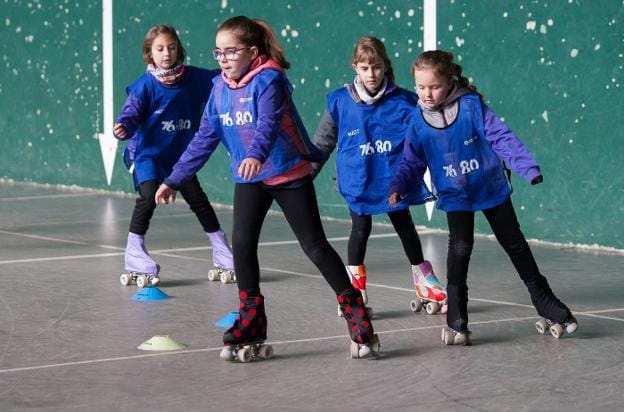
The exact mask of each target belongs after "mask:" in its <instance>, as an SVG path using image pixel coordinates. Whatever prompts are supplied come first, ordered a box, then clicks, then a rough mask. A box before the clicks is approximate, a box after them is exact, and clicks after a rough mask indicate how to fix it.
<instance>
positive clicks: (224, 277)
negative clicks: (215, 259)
mask: <svg viewBox="0 0 624 412" xmlns="http://www.w3.org/2000/svg"><path fill="white" fill-rule="evenodd" d="M221 283H223V284H224V285H225V284H228V283H232V273H231V272H230V271H229V270H226V271H224V272H221Z"/></svg>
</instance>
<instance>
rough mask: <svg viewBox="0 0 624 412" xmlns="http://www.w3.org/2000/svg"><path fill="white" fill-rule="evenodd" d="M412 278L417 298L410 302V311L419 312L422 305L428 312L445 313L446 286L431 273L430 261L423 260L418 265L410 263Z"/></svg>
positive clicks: (432, 313) (446, 307)
mask: <svg viewBox="0 0 624 412" xmlns="http://www.w3.org/2000/svg"><path fill="white" fill-rule="evenodd" d="M412 278H413V280H414V289H415V290H416V295H417V299H414V300H412V301H411V302H410V309H411V310H412V312H420V311H421V310H422V308H423V307H425V310H426V311H427V313H428V314H430V315H434V314H436V313H438V312H441V313H446V311H447V309H448V306H447V302H446V299H447V294H446V288H445V287H444V286H443V285H442V284H441V283H440V281H439V280H438V278H437V277H436V275H435V274H434V273H433V268H432V267H431V263H430V262H429V261H427V260H425V261H424V262H423V263H421V264H419V265H412Z"/></svg>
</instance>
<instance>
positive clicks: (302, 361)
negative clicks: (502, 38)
mask: <svg viewBox="0 0 624 412" xmlns="http://www.w3.org/2000/svg"><path fill="white" fill-rule="evenodd" d="M133 204H134V197H133V196H126V195H116V194H109V193H99V192H86V191H72V190H69V189H60V188H55V187H45V186H32V185H24V184H12V183H6V182H5V183H2V184H0V211H1V213H0V411H3V412H8V411H59V412H60V411H63V412H67V411H150V412H156V411H354V410H364V411H367V410H384V411H413V410H419V411H603V410H604V411H607V410H622V409H621V408H622V405H623V404H624V339H623V338H624V299H623V298H622V295H623V294H624V276H623V275H624V269H623V267H624V256H623V255H621V254H620V255H618V254H614V253H612V254H606V253H602V254H600V253H597V252H591V251H581V250H576V249H573V248H562V247H553V246H544V245H536V244H532V248H533V252H534V254H535V255H536V258H537V260H538V263H539V264H540V267H541V269H542V271H543V272H544V274H546V276H547V277H548V279H549V281H550V283H551V286H552V287H553V289H554V291H555V292H556V293H557V294H558V296H559V297H560V298H561V299H562V300H563V301H564V302H566V303H567V304H568V305H569V306H570V307H571V309H572V310H573V312H574V313H575V314H576V317H577V318H578V320H579V324H580V327H579V330H578V331H577V332H576V333H575V334H574V335H566V336H564V337H563V338H561V339H560V340H556V339H554V338H553V337H552V336H550V335H549V334H548V335H543V336H542V335H538V334H537V332H536V330H535V328H534V323H535V321H536V319H537V317H536V313H535V311H534V309H533V308H532V307H531V306H530V302H529V297H528V294H527V292H526V290H525V289H524V286H523V285H522V283H521V281H520V279H519V278H518V276H517V275H516V274H515V272H514V270H513V268H512V266H511V264H510V263H509V261H508V260H507V257H506V256H505V255H504V253H503V251H502V249H501V248H500V247H499V246H498V244H497V243H496V242H495V241H493V240H491V239H489V238H487V237H480V238H479V239H477V242H476V245H475V251H474V254H473V259H472V263H471V270H470V274H469V282H470V283H469V286H470V297H471V300H470V304H469V309H470V316H471V318H470V320H471V322H470V325H471V329H472V331H473V339H474V346H472V347H454V346H450V347H447V346H444V345H443V344H442V343H441V341H440V329H441V327H442V325H443V324H444V317H443V315H435V316H430V315H427V314H426V313H412V312H411V311H410V309H409V302H410V300H411V299H412V298H413V296H414V292H413V291H412V289H411V280H410V275H409V271H408V264H407V261H406V258H405V257H404V255H403V252H402V250H401V248H400V243H399V240H398V238H396V236H395V235H394V232H393V230H392V229H391V228H390V227H386V226H376V227H374V230H373V237H372V238H371V239H370V242H369V250H368V255H367V266H368V273H369V286H368V290H369V296H370V304H371V306H372V307H373V310H374V311H375V318H374V326H375V329H376V331H377V333H378V334H379V337H380V340H381V344H382V353H381V357H380V358H379V359H377V360H354V359H350V355H349V340H348V337H347V330H346V324H345V321H344V320H343V319H341V318H338V317H337V316H336V299H335V296H334V295H333V293H332V291H331V289H330V288H329V286H328V285H327V284H326V283H325V282H324V280H323V279H322V278H321V277H320V275H319V273H318V272H317V270H316V269H315V267H314V266H313V265H312V264H311V263H310V262H309V261H308V260H307V259H306V258H305V256H304V255H303V253H302V252H301V249H300V247H299V245H298V244H297V243H296V241H295V240H294V237H293V234H292V232H291V231H290V229H289V228H288V226H287V224H286V223H285V220H284V219H283V217H282V216H281V215H280V214H278V213H275V214H271V215H269V216H268V217H267V220H266V223H265V227H264V230H263V234H262V238H261V244H260V246H259V254H260V266H261V268H262V279H263V283H262V288H263V289H262V291H263V293H264V295H265V297H266V307H267V313H268V316H269V341H270V343H271V344H272V345H273V347H274V350H275V355H274V358H272V359H270V360H265V361H257V362H251V363H247V364H242V363H229V362H224V361H222V360H220V359H219V351H220V350H221V337H222V333H223V329H222V328H220V327H218V326H216V325H215V322H217V321H218V320H219V319H221V318H222V317H223V316H225V315H226V314H227V313H228V312H230V311H232V310H235V309H236V307H237V294H236V286H235V285H224V284H221V283H220V282H210V281H209V280H208V278H207V271H208V269H209V268H210V266H211V251H210V249H209V248H208V243H207V241H206V240H205V237H204V235H203V233H202V231H201V229H200V226H199V224H198V223H197V222H196V220H195V217H194V215H192V214H191V213H190V212H189V210H188V208H187V207H186V205H185V204H183V203H180V204H176V205H174V206H169V207H160V208H159V209H158V210H157V211H156V214H155V217H154V219H153V221H152V226H151V229H150V232H149V233H148V247H149V249H150V251H151V253H152V255H153V256H154V257H155V259H157V261H158V262H159V263H160V264H161V266H162V271H161V277H162V283H161V285H159V287H160V289H161V290H162V291H163V292H165V293H167V294H168V295H170V299H167V300H162V301H135V300H133V299H132V297H133V295H134V294H135V293H136V292H137V287H136V286H131V287H124V286H122V285H120V283H119V281H118V278H119V275H120V273H121V272H122V270H123V251H124V246H125V242H126V236H127V226H128V222H129V218H130V213H131V211H132V207H133ZM217 213H218V215H219V217H220V220H221V222H222V225H223V226H224V228H225V229H226V230H227V231H228V232H229V231H230V229H231V226H232V215H231V210H230V209H228V208H219V209H218V210H217ZM417 223H418V224H422V222H417ZM324 227H325V230H326V233H327V235H328V237H329V238H330V240H331V242H332V244H333V245H334V246H335V247H336V248H337V250H338V251H339V253H341V255H342V256H344V255H345V250H346V236H347V234H348V231H349V227H350V223H349V222H337V221H325V222H324ZM420 234H421V238H422V242H423V246H424V250H425V255H426V256H427V257H429V259H430V260H431V261H432V262H433V264H434V268H437V272H438V273H439V274H441V276H440V277H441V278H442V279H443V280H444V281H445V279H444V276H443V273H444V267H445V256H446V242H447V236H446V234H444V233H439V232H433V231H431V232H427V231H423V230H421V231H420ZM157 335H169V336H170V337H171V338H173V339H175V340H176V341H178V342H180V343H183V344H185V345H187V346H186V348H185V349H182V350H177V351H168V352H161V351H157V352H154V351H151V352H150V351H148V352H146V351H141V350H138V349H137V346H139V345H140V344H141V343H142V342H144V341H146V340H148V339H150V338H151V337H153V336H157Z"/></svg>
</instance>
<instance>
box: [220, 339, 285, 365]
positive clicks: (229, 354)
mask: <svg viewBox="0 0 624 412" xmlns="http://www.w3.org/2000/svg"><path fill="white" fill-rule="evenodd" d="M272 356H273V346H271V345H265V344H264V342H255V343H245V344H239V345H226V346H224V347H223V349H221V353H220V354H219V357H220V358H221V359H222V360H224V361H230V362H231V361H234V360H238V361H240V362H243V363H247V362H250V361H252V360H257V359H269V358H270V357H272Z"/></svg>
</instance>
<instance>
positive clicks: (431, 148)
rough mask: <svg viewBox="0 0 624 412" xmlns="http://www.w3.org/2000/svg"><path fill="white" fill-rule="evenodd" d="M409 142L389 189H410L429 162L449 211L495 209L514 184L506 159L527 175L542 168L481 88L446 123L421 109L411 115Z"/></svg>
mask: <svg viewBox="0 0 624 412" xmlns="http://www.w3.org/2000/svg"><path fill="white" fill-rule="evenodd" d="M407 141H408V144H406V145H405V148H404V153H403V160H402V161H401V164H400V165H399V168H398V172H397V176H396V177H395V178H394V179H393V181H392V183H391V185H390V190H389V193H393V192H397V193H405V190H406V189H407V188H408V187H409V186H410V184H413V183H414V182H418V180H419V179H420V176H421V175H420V171H421V170H422V169H423V168H424V167H427V166H428V167H429V170H430V171H431V178H432V182H433V185H434V186H435V194H436V195H437V196H438V201H437V207H438V208H439V209H442V210H444V211H446V212H452V211H477V210H484V209H489V208H492V207H495V206H498V205H500V204H502V203H503V202H505V201H506V200H507V199H508V198H509V197H510V195H511V191H512V190H511V185H510V183H509V180H508V176H507V173H506V170H505V167H504V165H503V162H505V163H506V164H507V165H508V166H509V167H510V168H511V169H512V170H513V171H514V172H516V173H518V174H519V175H520V176H522V177H523V178H524V179H526V180H527V181H531V180H532V179H533V178H535V177H536V176H538V175H539V174H540V171H539V167H538V165H537V162H536V161H535V158H534V157H533V156H532V155H531V154H530V153H529V152H528V150H527V148H526V147H525V146H524V144H523V143H522V142H521V141H520V140H519V139H518V137H517V136H516V135H515V134H514V133H513V132H512V131H511V130H509V128H508V127H507V126H506V125H505V124H504V123H503V122H502V121H501V120H500V119H499V118H498V117H497V116H496V115H495V114H494V113H493V112H492V111H491V110H490V109H489V108H488V107H487V106H486V105H485V104H483V102H482V101H481V99H480V97H479V96H478V95H476V94H472V93H471V94H466V95H464V96H462V97H460V98H459V113H458V116H457V118H456V119H455V121H454V122H453V123H451V124H450V125H449V126H448V127H446V128H435V127H432V126H431V125H429V124H428V123H427V122H426V120H425V119H424V117H423V115H422V113H421V110H418V111H417V112H416V113H415V114H414V115H413V116H412V117H411V118H410V127H409V128H408V137H407Z"/></svg>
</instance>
